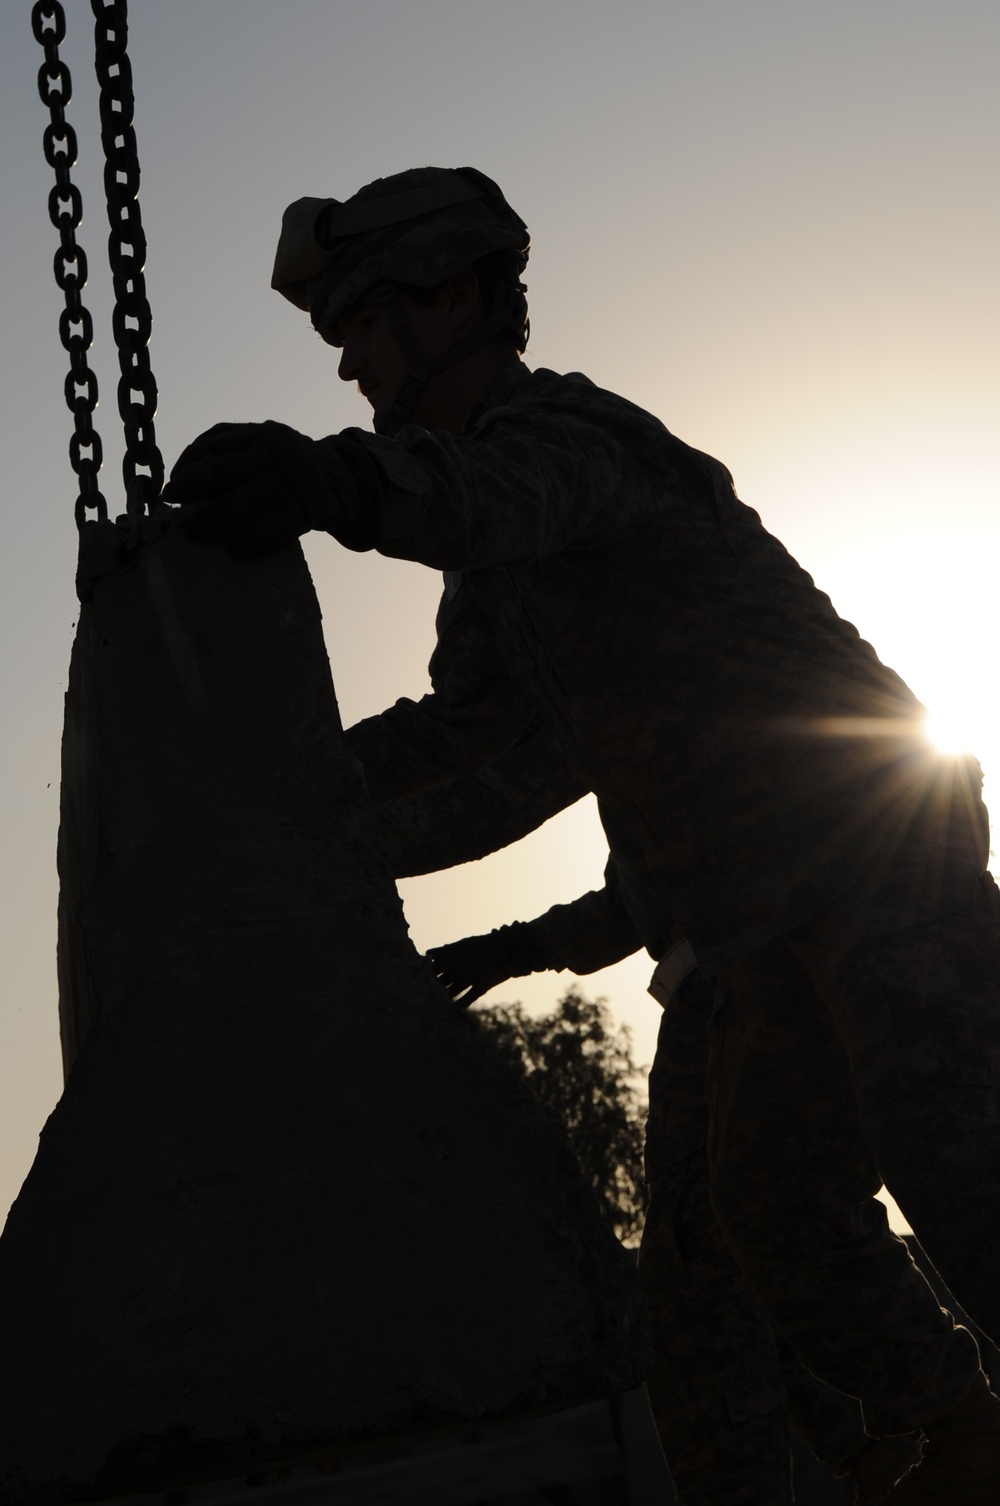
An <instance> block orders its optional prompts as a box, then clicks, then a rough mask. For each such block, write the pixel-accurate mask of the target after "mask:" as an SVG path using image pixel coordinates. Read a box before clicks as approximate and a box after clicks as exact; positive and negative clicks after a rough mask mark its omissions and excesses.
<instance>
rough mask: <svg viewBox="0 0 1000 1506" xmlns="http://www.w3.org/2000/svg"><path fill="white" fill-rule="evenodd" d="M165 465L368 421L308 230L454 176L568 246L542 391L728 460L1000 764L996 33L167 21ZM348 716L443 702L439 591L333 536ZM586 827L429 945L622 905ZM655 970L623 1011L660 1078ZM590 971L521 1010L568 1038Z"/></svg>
mask: <svg viewBox="0 0 1000 1506" xmlns="http://www.w3.org/2000/svg"><path fill="white" fill-rule="evenodd" d="M66 9H67V14H68V23H69V36H68V38H67V42H66V45H65V47H64V50H63V52H64V56H65V57H66V59H67V61H68V62H69V63H70V65H71V67H72V70H73V78H74V98H73V101H72V103H71V105H70V110H69V114H70V118H71V120H72V122H73V123H74V124H75V126H76V128H77V131H78V134H79V136H80V142H81V162H80V165H79V167H78V169H77V170H76V180H77V182H78V183H79V184H80V185H81V187H82V189H83V192H84V199H85V219H84V224H83V227H82V229H81V232H80V239H81V241H82V243H83V245H84V247H85V249H86V251H87V253H88V255H89V258H90V263H91V278H90V284H89V286H88V289H87V291H86V294H85V301H86V302H87V304H88V305H89V307H90V308H91V310H92V311H93V313H94V315H95V319H96V322H97V337H96V349H95V352H94V356H93V362H94V365H95V366H96V368H97V370H98V373H99V376H100V379H101V390H102V393H103V395H104V401H103V402H102V405H101V408H100V410H99V413H98V427H99V429H100V430H101V433H102V435H103V438H104V442H105V455H106V459H105V470H104V488H105V491H106V492H107V495H108V497H109V502H110V505H111V510H112V512H113V513H116V512H119V511H122V510H123V499H122V496H121V487H120V472H119V459H120V452H121V439H120V437H119V431H118V421H117V415H116V412H115V403H114V389H115V380H116V370H115V363H114V353H113V348H112V345H111V335H110V313H109V301H108V294H109V276H108V273H107V271H106V266H105V264H104V247H105V244H106V239H107V230H106V222H105V219H104V208H103V203H102V189H101V178H100V166H101V164H100V156H99V153H100V142H99V134H98V122H97V111H96V86H95V84H94V82H93V78H92V62H91V51H92V32H93V22H92V16H91V11H90V6H89V4H88V3H87V0H68V4H67V6H66ZM129 9H130V16H131V44H130V45H131V56H132V63H133V70H134V76H135V86H136V95H137V111H136V125H137V131H138V139H139V153H140V158H141V161H142V165H143V180H142V192H141V202H142V211H143V219H144V224H145V226H146V230H147V233H148V236H149V260H148V265H147V284H148V290H149V295H150V299H151V303H152V307H153V317H154V332H153V340H152V346H151V350H152V362H153V369H154V371H155V373H156V375H157V378H158V380H159V385H160V413H159V416H158V420H157V428H158V437H159V440H160V443H161V446H162V449H163V451H164V455H165V457H166V459H167V462H168V465H169V464H170V462H171V461H172V460H173V459H174V458H175V457H176V455H177V453H178V451H179V450H180V449H181V448H182V447H183V445H184V444H185V443H186V442H187V441H188V440H189V439H190V438H192V437H193V436H194V435H195V434H197V433H198V432H200V431H201V430H202V429H205V428H207V427H208V426H209V425H210V424H212V423H214V422H216V421H217V420H220V419H263V418H275V419H280V420H282V421H284V422H286V423H290V424H293V425H295V426H296V427H297V428H300V429H302V430H304V431H305V432H307V433H310V434H313V435H320V434H323V433H326V432H329V431H331V430H335V429H338V428H340V427H342V426H344V425H347V424H367V422H368V408H367V404H366V403H365V402H364V401H363V399H361V398H360V397H359V396H358V395H357V394H356V393H354V392H353V391H351V390H349V389H347V388H344V387H343V386H342V384H340V383H339V382H338V380H337V376H336V369H335V366H336V358H335V356H334V354H333V353H332V352H331V351H330V350H329V349H328V348H327V347H325V346H323V344H322V343H321V342H320V341H319V340H318V338H317V337H316V336H315V335H313V334H312V333H311V330H310V327H309V324H308V320H307V318H306V316H305V315H301V314H299V313H298V312H297V311H296V310H294V309H293V308H292V307H291V306H290V305H289V304H288V303H286V302H285V301H284V300H283V299H281V298H279V297H278V296H277V295H276V294H274V293H272V292H271V291H270V289H269V287H268V282H269V277H270V268H271V261H272V258H273V253H274V245H275V241H276V238H277V232H278V227H279V224H280V218H281V212H282V210H283V209H284V207H285V205H286V204H287V203H288V202H289V201H290V200H292V199H294V198H297V197H299V196H300V195H303V194H312V195H326V194H331V195H334V196H336V197H341V198H343V197H346V196H347V195H348V194H350V193H352V192H353V191H354V190H355V189H356V188H357V187H359V186H360V185H361V184H362V183H364V182H366V181H368V180H370V179H371V178H373V177H376V176H381V175H384V174H386V173H391V172H396V171H399V170H400V169H402V168H405V167H411V166H417V165H422V164H425V163H435V164H438V165H442V166H461V165H463V164H465V163H469V164H472V165H474V166H477V167H479V168H481V169H483V170H484V171H485V172H487V173H489V174H490V175H491V176H492V177H494V178H496V179H497V180H498V181H499V182H500V184H501V185H502V187H503V188H504V190H505V192H506V193H507V195H508V197H509V199H510V200H511V202H512V203H513V205H514V206H515V208H516V209H517V210H518V211H519V212H520V213H521V214H522V215H523V217H524V218H525V219H526V220H527V222H528V224H529V226H530V227H531V231H532V234H533V237H534V250H533V252H532V257H531V263H530V266H529V269H528V278H527V280H528V283H529V294H530V298H531V308H532V331H533V337H532V343H531V346H530V348H529V352H528V360H529V363H530V364H532V365H546V366H550V367H553V368H555V369H556V370H571V369H578V370H582V371H585V372H586V373H587V374H588V375H589V376H591V377H592V378H593V379H594V380H596V381H598V382H599V383H600V384H601V385H603V386H608V387H611V388H613V389H615V390H617V391H620V392H621V393H623V394H624V395H625V396H626V397H628V398H630V399H632V400H633V401H636V402H638V403H640V404H642V405H644V406H646V407H648V408H650V409H652V410H653V411H654V412H655V413H657V414H658V415H659V416H660V417H661V418H662V419H663V420H664V421H665V422H666V423H667V425H668V426H669V427H670V428H671V429H673V430H674V431H675V432H676V433H678V434H679V435H680V436H681V437H682V438H684V439H686V440H687V441H689V442H690V443H693V444H695V445H698V446H699V447H701V448H703V449H706V450H708V451H710V452H711V453H713V454H715V455H717V456H719V457H720V458H721V459H722V460H724V461H725V462H726V464H727V465H728V466H729V467H730V469H731V470H732V472H733V474H734V476H735V479H736V484H737V488H738V490H739V492H740V494H741V495H742V496H743V497H744V499H745V500H746V501H748V502H750V503H752V504H753V505H754V506H755V507H757V508H758V509H759V511H760V512H761V514H762V515H763V518H764V521H765V522H766V523H767V524H768V526H770V527H771V528H772V529H773V530H774V531H775V532H776V533H777V534H778V535H779V536H780V537H781V538H783V539H784V541H785V542H786V543H787V544H788V545H789V547H790V548H791V549H792V551H793V553H795V554H796V555H797V557H798V558H799V559H800V560H801V561H802V562H803V563H804V564H805V565H806V566H807V568H808V569H810V570H811V571H812V573H813V574H814V575H815V577H816V579H817V581H818V582H819V584H820V585H822V586H823V587H824V588H825V589H826V590H828V591H829V592H830V593H831V595H832V596H833V598H834V601H835V603H836V604H837V606H838V608H839V609H840V611H841V612H842V614H843V615H845V616H848V617H850V618H851V619H852V620H853V621H855V622H856V623H857V625H858V626H859V627H860V628H861V630H862V632H863V633H864V634H865V636H866V637H869V638H870V639H871V640H872V641H873V642H874V643H875V645H876V647H877V648H878V650H879V652H880V654H881V655H882V657H883V658H884V659H886V660H887V661H888V662H889V663H891V664H893V665H894V667H896V668H897V669H899V670H900V671H901V672H902V673H903V674H904V675H905V676H906V677H907V678H908V679H909V680H910V682H911V684H912V685H913V686H914V688H915V689H916V690H917V692H918V693H919V694H921V695H922V696H923V697H924V699H925V700H926V701H928V703H929V704H931V706H932V707H933V708H936V709H938V710H939V711H940V713H941V716H942V720H943V722H944V724H945V725H946V726H948V727H950V728H951V729H952V730H954V729H956V727H957V725H958V722H959V719H960V717H961V716H962V715H964V716H965V717H966V718H967V725H968V727H969V729H970V731H969V733H968V735H969V737H970V738H971V741H972V745H973V747H974V750H975V751H976V752H977V753H979V755H980V757H981V758H982V760H983V762H984V765H985V766H986V769H987V774H988V775H989V773H990V771H991V769H994V768H997V767H1000V725H998V719H997V708H996V696H995V692H994V664H995V661H996V657H997V655H996V649H997V640H998V629H997V625H996V612H995V610H994V609H993V583H994V578H995V562H996V559H997V555H998V551H1000V508H998V506H997V503H998V496H997V492H998V485H997V480H996V473H995V466H994V464H993V450H994V447H995V443H996V438H997V414H998V395H1000V375H998V365H997V351H998V335H1000V328H998V325H1000V318H998V297H997V272H996V269H997V267H998V266H1000V194H998V192H997V182H998V166H1000V164H998V160H997V159H998V155H1000V151H998V142H1000V99H998V91H997V88H996V57H997V48H998V43H1000V7H998V6H997V4H996V0H951V3H949V4H947V5H945V4H942V3H941V0H935V3H930V0H838V3H837V4H836V5H832V4H823V5H821V4H819V3H814V0H683V3H676V0H658V3H651V0H650V3H640V0H615V3H614V4H611V3H609V0H604V3H595V0H364V3H361V0H280V3H278V0H271V3H263V0H202V3H194V0H170V3H169V4H167V3H165V0H159V3H156V0H132V4H131V5H130V7H129ZM30 12H31V6H30V3H29V0H22V3H14V0H4V3H3V4H2V5H0V113H2V119H0V139H2V141H3V154H2V182H0V204H2V216H0V224H2V236H3V242H2V245H3V274H4V275H3V278H2V284H0V299H2V324H0V329H2V340H3V344H2V369H3V401H2V404H0V424H2V426H3V433H2V476H3V485H4V492H5V495H4V512H3V528H4V547H3V550H2V555H0V570H2V581H0V643H2V653H0V664H2V705H3V721H2V742H0V802H2V820H3V828H2V830H3V860H2V871H3V890H2V897H0V928H2V934H0V945H2V956H3V990H2V996H0V1105H2V1106H0V1115H2V1125H3V1135H2V1137H0V1216H2V1211H3V1209H4V1208H5V1207H6V1205H7V1203H9V1201H10V1199H11V1198H12V1197H13V1196H14V1194H15V1193H16V1190H17V1187H18V1186H19V1184H20V1181H21V1179H22V1177H23V1175H24V1172H25V1171H26V1169H27V1167H28V1165H29V1163H30V1160H31V1157H32V1155H33V1152H34V1143H35V1137H36V1136H37V1133H38V1130H39V1128H40V1126H41V1124H42V1122H43V1120H44V1118H45V1116H46V1114H47V1113H48V1112H49V1110H50V1108H51V1107H52V1104H53V1103H54V1101H55V1099H56V1097H57V1096H58V1093H59V1091H60V1087H61V1073H60V1067H59V1052H58V1044H57V1027H56V992H55V962H54V949H55V904H56V883H55V871H54V867H55V865H54V853H55V833H56V823H57V813H58V758H59V737H60V728H61V718H62V694H63V690H64V686H65V679H66V667H67V664H68V660H69V652H70V644H71V640H72V630H73V625H74V623H75V620H76V601H75V597H74V592H73V571H74V559H75V530H74V526H73V516H72V509H73V501H74V497H75V485H74V479H73V476H72V473H71V471H70V468H69V462H68V460H67V458H66V447H67V442H68V438H69V434H70V429H71V419H70V416H69V414H68V412H67V410H66V409H65V407H64V406H63V399H62V385H63V379H64V376H65V372H66V368H67V361H66V357H65V355H64V353H63V351H62V349H61V347H60V346H59V343H58V339H57V334H56V324H57V318H58V314H59V308H60V302H59V297H60V295H58V294H57V291H56V288H55V285H54V282H53V280H52V274H51V261H52V255H53V252H54V250H55V247H56V243H57V237H56V233H55V231H54V230H53V229H52V227H51V225H50V224H49V222H48V218H47V214H46V208H45V206H46V199H47V195H48V192H49V187H50V184H51V181H52V179H51V173H50V170H49V169H48V167H47V166H46V164H45V162H44V159H43V156H42V149H41V138H42V131H43V128H44V126H45V124H46V120H47V112H46V111H45V110H44V109H43V107H42V105H41V103H40V101H39V99H38V95H37V92H36V83H35V80H36V74H37V70H38V67H39V65H40V63H41V60H42V54H41V49H40V48H39V47H38V46H37V44H36V43H35V42H34V40H33V38H32V36H31V29H30ZM307 547H308V554H309V558H310V562H311V564H312V567H313V571H314V576H315V579H316V584H317V587H318V589H319V592H320V596H321V600H322V603H323V609H324V614H325V620H326V626H327V636H328V642H329V647H330V653H331V659H332V662H333V669H334V677H335V680H336V683H337V688H338V693H339V697H340V701H341V706H342V710H343V714H344V719H345V721H346V722H351V721H354V720H356V719H357V718H358V717H359V716H361V715H365V714H368V713H370V712H373V711H377V710H379V709H381V708H382V707H383V706H385V705H387V704H388V703H389V702H391V701H392V700H394V699H395V697H396V696H398V695H401V694H410V695H413V694H419V693H420V692H421V691H422V689H423V688H424V686H425V684H426V677H425V664H426V660H427V657H428V655H429V652H430V649H431V646H432V635H433V628H432V623H433V613H434V608H435V605H436V600H437V596H438V594H439V582H438V580H437V579H436V578H435V576H434V575H433V574H432V572H430V571H427V570H425V569H423V568H422V567H420V566H417V565H407V564H402V563H398V562H393V561H386V560H381V559H379V558H378V557H377V556H356V555H353V554H347V553H345V552H342V551H341V550H340V549H339V548H338V546H337V545H336V544H334V543H333V542H332V541H330V540H328V539H325V538H316V539H313V540H311V541H310V542H309V544H308V546H307ZM603 861H604V848H603V843H602V840H601V836H600V832H599V829H598V827H597V825H596V820H595V818H594V815H593V812H592V811H591V810H590V808H589V806H587V805H584V806H582V807H580V808H578V809H577V810H575V811H573V812H571V813H568V814H566V815H564V816H562V817H560V818H558V819H557V820H556V821H554V822H552V823H550V824H549V826H548V827H546V828H545V829H544V830H543V831H542V832H540V833H538V834H536V836H534V837H532V838H530V839H529V840H528V841H526V842H525V843H523V844H521V845H520V846H519V847H518V848H516V849H511V850H509V851H507V852H506V853H503V854H500V855H498V856H497V857H496V858H493V859H489V860H487V861H486V862H484V863H482V864H479V865H474V866H472V867H470V868H466V869H462V870H459V871H458V872H457V873H454V874H450V875H441V876H437V877H434V878H428V879H423V880H414V881H411V882H409V883H408V884H406V885H405V886H404V898H405V903H406V909H407V914H408V916H409V919H410V922H411V927H412V933H413V937H414V940H415V942H416V944H417V945H418V946H419V947H421V948H423V947H425V946H426V945H429V944H432V943H433V942H436V941H438V942H439V941H445V940H451V939H454V938H455V937H458V936H460V935H464V934H468V933H469V932H473V931H479V930H484V929H489V928H490V927H491V926H493V925H497V924H500V923H502V922H504V921H507V920H510V919H514V918H522V919H527V918H530V916H532V915H533V914H535V913H537V912H538V911H539V910H542V909H544V908H546V907H547V906H548V905H549V904H551V903H554V902H555V901H563V900H568V899H571V898H573V897H574V896H575V895H576V894H577V893H579V892H581V890H583V889H585V888H589V887H592V886H594V885H596V884H598V883H599V882H600V874H601V870H602V867H603ZM649 970H650V968H649V964H648V959H643V958H638V959H633V960H632V961H630V962H628V963H625V964H622V965H621V966H620V967H618V968H615V969H611V970H609V971H608V972H607V973H604V974H599V975H596V976H595V977H594V978H593V979H590V980H585V987H586V988H587V989H588V991H590V992H602V993H606V994H607V995H608V996H609V997H610V1002H611V1004H612V1006H613V1008H614V1010H615V1013H616V1014H617V1016H618V1017H619V1018H621V1019H623V1020H626V1021H628V1022H629V1023H630V1025H631V1026H632V1028H633V1030H634V1032H635V1036H636V1042H637V1049H638V1054H639V1056H640V1058H641V1059H642V1060H644V1061H647V1062H648V1061H649V1060H650V1058H651V1056H652V1051H653V1046H654V1041H655V1031H656V1028H657V1025H658V1017H659V1011H658V1009H657V1006H656V1005H655V1004H653V1002H652V1000H650V999H649V998H648V997H647V996H646V994H645V985H646V982H647V980H648V973H649ZM565 981H566V980H565V978H560V977H557V976H555V975H551V974H545V975H542V976H540V977H539V978H536V979H532V980H531V981H530V982H523V983H522V982H518V983H517V984H515V985H510V986H505V987H504V988H502V989H500V990H498V994H497V996H499V997H507V998H511V997H520V998H522V999H524V1000H525V1001H526V1002H528V1003H530V1005H531V1006H532V1007H533V1008H536V1007H537V1008H542V1007H548V1006H550V1005H551V1004H552V1003H553V1002H554V1001H555V999H556V997H557V996H558V994H559V993H560V992H561V990H562V987H563V986H564V983H565Z"/></svg>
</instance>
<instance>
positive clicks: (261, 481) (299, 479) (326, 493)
mask: <svg viewBox="0 0 1000 1506" xmlns="http://www.w3.org/2000/svg"><path fill="white" fill-rule="evenodd" d="M357 448H359V447H358V446H356V445H353V444H351V442H350V441H336V440H335V441H330V442H326V443H324V445H323V448H322V452H321V451H320V448H319V446H318V445H317V443H316V441H315V440H313V439H309V438H307V437H306V435H304V434H299V433H298V432H297V431H296V430H295V429H291V428H289V427H288V425H287V424H278V423H274V422H272V421H268V422H267V423H262V424H216V425H215V427H214V428H212V429H208V430H206V432H205V433H204V434H201V435H199V437H198V438H197V439H196V440H195V441H194V443H193V444H189V445H188V447H187V449H186V450H184V451H183V453H182V454H181V457H180V459H179V460H178V461H177V464H176V465H175V466H174V468H173V470H172V472H171V473H170V480H169V482H168V483H167V485H166V487H165V488H164V491H163V496H164V500H165V501H167V502H174V503H180V504H181V505H182V507H183V508H184V512H183V514H182V516H181V527H182V528H183V529H184V532H185V533H186V534H187V536H188V538H189V539H193V540H194V541H195V542H196V543H199V544H222V545H224V546H225V548H226V549H227V550H228V551H229V553H230V554H231V555H232V557H233V559H237V560H243V559H252V558H254V556H256V555H259V554H266V553H268V552H269V551H270V550H272V549H277V548H280V546H281V545H282V544H288V543H291V541H292V540H293V539H297V538H298V537H299V536H300V535H301V534H303V533H308V532H309V530H310V529H311V528H325V527H331V526H335V525H336V524H337V523H338V522H340V521H341V520H342V521H343V522H344V523H345V525H347V524H350V523H352V522H353V521H354V519H355V518H356V517H357V514H358V513H359V511H360V510H361V504H362V495H361V493H362V485H361V484H360V476H359V470H358V467H357V465H352V464H350V462H349V461H348V459H347V458H346V454H347V453H350V452H352V451H353V450H355V449H357ZM321 454H322V463H321V462H320V455H321Z"/></svg>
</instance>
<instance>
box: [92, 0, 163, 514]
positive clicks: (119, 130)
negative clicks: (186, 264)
mask: <svg viewBox="0 0 1000 1506" xmlns="http://www.w3.org/2000/svg"><path fill="white" fill-rule="evenodd" d="M90 6H91V10H92V11H93V12H94V15H95V17H96V20H97V24H96V27H95V41H96V44H97V78H98V82H99V84H100V87H101V95H100V110H101V143H102V145H103V147H104V159H105V167H104V189H105V195H106V198H107V204H108V223H109V224H110V226H111V235H110V238H109V240H108V259H109V261H110V263H111V276H112V280H113V283H114V290H115V311H114V320H113V328H114V335H115V344H116V346H117V348H118V365H119V369H120V371H121V379H120V380H119V383H118V411H119V413H120V414H121V417H122V423H123V424H124V426H125V456H124V459H123V461H122V474H123V477H124V480H125V494H126V497H127V498H128V510H129V513H130V514H132V515H133V516H135V515H137V514H139V515H141V514H142V513H143V512H144V511H149V512H151V511H152V509H153V507H154V505H155V503H156V499H157V498H158V497H159V494H160V489H161V487H162V486H163V457H162V456H161V454H160V451H159V448H158V446H157V443H156V431H155V428H154V426H153V419H154V417H155V415H156V403H157V396H158V394H157V388H156V380H155V378H154V376H153V373H152V370H151V368H150V364H149V350H148V341H149V334H150V330H151V328H152V316H151V314H150V310H149V302H148V300H147V298H146V281H145V278H144V277H143V268H144V266H145V264H146V237H145V235H144V234H143V229H142V218H141V215H140V211H139V199H138V194H139V158H138V154H137V151H136V140H135V128H134V126H133V123H132V122H133V116H134V113H135V99H134V96H133V93H132V68H131V65H130V63H129V60H128V55H127V51H126V48H127V46H128V5H127V3H126V0H90Z"/></svg>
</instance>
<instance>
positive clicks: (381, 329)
mask: <svg viewBox="0 0 1000 1506" xmlns="http://www.w3.org/2000/svg"><path fill="white" fill-rule="evenodd" d="M400 297H401V299H402V303H403V306H404V308H405V310H406V319H407V323H408V324H409V326H410V329H411V330H412V331H413V334H414V335H415V337H416V339H417V342H418V344H419V346H420V348H421V350H422V351H423V352H424V355H425V356H427V357H433V356H435V355H437V354H438V353H439V352H440V351H442V350H444V349H446V348H447V346H448V345H449V344H450V343H451V341H452V340H453V339H454V335H453V333H452V330H451V321H450V320H449V318H448V317H447V315H446V314H445V313H443V312H442V311H441V310H440V309H439V308H438V307H437V305H436V304H435V303H431V304H429V305H426V306H423V305H419V306H418V305H417V304H415V303H414V302H413V299H412V298H411V297H410V296H409V294H408V292H407V290H406V289H405V288H402V289H400ZM340 332H341V334H342V335H343V339H344V345H343V349H342V351H341V356H340V364H339V366H338V368H337V370H338V373H339V375H340V377H341V380H342V381H345V382H356V383H357V385H358V391H359V392H360V393H361V395H362V397H365V398H367V399H368V401H369V403H371V406H372V410H373V418H374V422H375V426H376V428H377V427H378V424H379V420H380V419H381V418H383V417H384V416H385V415H386V414H387V413H388V412H389V410H390V408H391V407H392V402H393V399H394V398H395V396H396V393H397V392H398V391H399V389H400V386H401V385H402V383H403V381H404V380H405V378H406V377H407V375H408V374H409V369H410V368H409V364H408V362H407V360H406V357H405V356H404V354H403V351H402V349H401V347H400V344H399V341H398V340H397V339H396V336H395V333H394V332H393V328H392V321H391V319H390V316H389V310H388V309H387V308H386V306H385V304H382V303H369V304H365V303H361V304H359V305H358V307H357V308H356V309H352V310H351V311H350V312H349V313H347V314H345V315H344V316H342V318H341V321H340ZM433 385H434V384H433V382H430V383H428V384H427V389H426V390H425V396H424V398H423V399H422V400H421V402H420V404H419V405H418V409H417V410H415V411H414V414H413V421H414V422H415V423H423V424H426V425H428V426H429V427H433V413H432V412H424V411H423V410H424V408H425V407H426V406H427V404H428V402H431V403H432V401H433V394H432V390H431V389H433Z"/></svg>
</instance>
